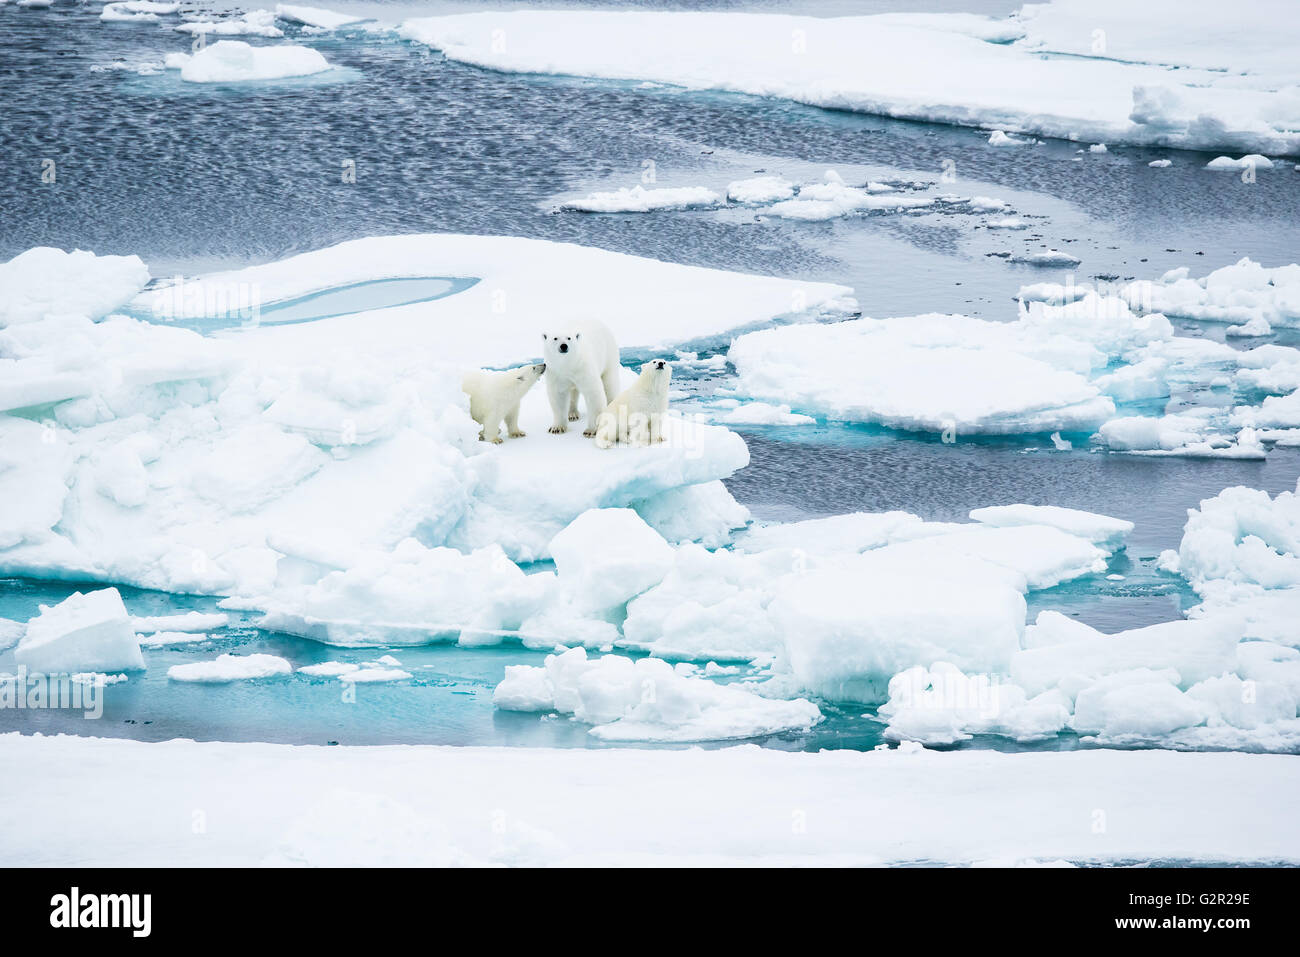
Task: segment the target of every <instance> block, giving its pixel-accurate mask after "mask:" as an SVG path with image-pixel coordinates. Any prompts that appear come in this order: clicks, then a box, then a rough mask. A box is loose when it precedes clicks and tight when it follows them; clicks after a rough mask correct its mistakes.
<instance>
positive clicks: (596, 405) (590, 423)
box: [579, 375, 609, 438]
mask: <svg viewBox="0 0 1300 957" xmlns="http://www.w3.org/2000/svg"><path fill="white" fill-rule="evenodd" d="M579 388H581V390H582V399H583V401H584V402H586V403H587V427H586V428H585V429H583V430H582V434H583V435H585V436H586V437H587V438H591V437H592V436H594V435H595V434H596V428H597V427H598V426H599V425H600V414H601V413H602V412H604V411H605V405H606V404H607V403H608V401H609V400H608V399H606V398H605V386H604V384H603V383H602V382H601V380H600V379H599V378H597V377H596V376H594V375H593V376H592V377H591V379H589V380H588V381H586V382H584V383H582V384H581V385H580V386H579Z"/></svg>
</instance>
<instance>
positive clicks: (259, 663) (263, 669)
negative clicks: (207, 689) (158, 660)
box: [167, 654, 293, 684]
mask: <svg viewBox="0 0 1300 957" xmlns="http://www.w3.org/2000/svg"><path fill="white" fill-rule="evenodd" d="M292 671H293V667H292V666H291V665H290V664H289V662H287V661H285V660H284V659H283V658H281V657H279V656H277V655H263V654H254V655H220V656H219V657H217V658H215V659H213V660H212V661H192V662H190V663H189V664H184V665H172V666H171V667H170V668H168V669H167V677H168V678H170V679H171V680H172V681H187V682H193V683H195V684H226V683H228V682H231V681H252V680H255V679H258V678H277V677H279V676H280V675H287V674H289V673H290V672H292Z"/></svg>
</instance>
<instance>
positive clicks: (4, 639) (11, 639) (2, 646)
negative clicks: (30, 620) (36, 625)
mask: <svg viewBox="0 0 1300 957" xmlns="http://www.w3.org/2000/svg"><path fill="white" fill-rule="evenodd" d="M26 631H27V623H26V622H22V621H13V620H11V619H9V618H0V651H8V650H9V649H10V648H12V647H13V646H14V645H16V644H18V642H19V641H20V640H21V639H22V637H23V634H24V633H25V632H26Z"/></svg>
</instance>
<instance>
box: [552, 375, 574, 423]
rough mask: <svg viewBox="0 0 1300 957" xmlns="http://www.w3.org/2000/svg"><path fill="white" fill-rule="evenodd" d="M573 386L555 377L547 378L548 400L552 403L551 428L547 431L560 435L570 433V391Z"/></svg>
mask: <svg viewBox="0 0 1300 957" xmlns="http://www.w3.org/2000/svg"><path fill="white" fill-rule="evenodd" d="M572 388H573V386H572V385H571V384H570V383H568V382H561V381H559V380H558V379H557V378H556V377H555V376H552V375H550V374H548V375H547V376H546V398H548V399H549V400H550V402H551V427H550V429H548V430H547V431H549V432H551V433H553V434H555V435H559V434H560V433H562V432H568V431H569V390H570V389H572Z"/></svg>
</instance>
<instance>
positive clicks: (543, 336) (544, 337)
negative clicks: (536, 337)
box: [542, 332, 550, 339]
mask: <svg viewBox="0 0 1300 957" xmlns="http://www.w3.org/2000/svg"><path fill="white" fill-rule="evenodd" d="M542 338H543V339H548V338H550V337H549V336H547V335H546V333H544V332H543V333H542Z"/></svg>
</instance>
